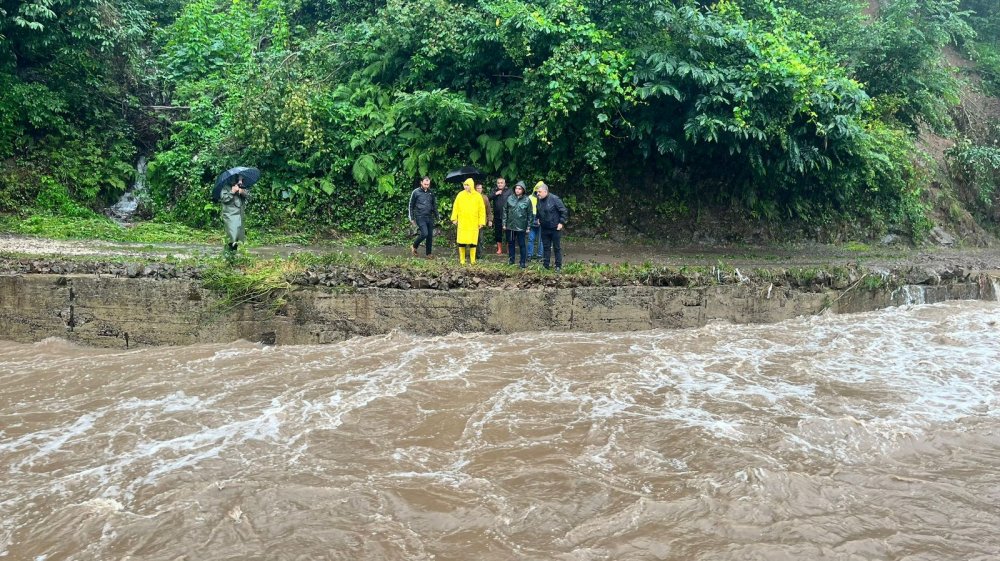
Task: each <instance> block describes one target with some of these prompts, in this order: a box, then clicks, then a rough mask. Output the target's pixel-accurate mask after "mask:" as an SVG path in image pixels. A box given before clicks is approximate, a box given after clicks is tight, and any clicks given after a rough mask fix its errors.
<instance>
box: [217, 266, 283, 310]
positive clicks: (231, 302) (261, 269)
mask: <svg viewBox="0 0 1000 561" xmlns="http://www.w3.org/2000/svg"><path fill="white" fill-rule="evenodd" d="M302 270H303V267H302V266H301V265H300V264H299V263H298V262H297V261H295V260H286V259H280V258H275V259H271V260H260V259H252V258H250V257H249V256H246V255H243V256H240V257H236V258H235V259H234V260H231V261H229V262H227V261H225V260H222V261H218V260H216V261H212V262H211V265H210V266H209V267H208V268H206V269H205V270H204V271H203V272H202V279H203V283H204V286H205V288H208V289H209V290H214V291H216V292H218V293H220V294H222V295H223V296H224V299H223V304H222V306H223V308H225V309H232V308H236V307H238V306H242V305H244V304H254V305H258V306H261V305H263V306H267V307H269V308H270V309H271V310H272V311H277V310H278V309H280V308H281V306H283V305H284V303H285V301H284V295H285V294H286V293H287V292H288V290H289V289H291V288H292V284H291V282H289V280H288V279H289V278H290V277H292V276H293V275H295V274H296V273H301V272H302Z"/></svg>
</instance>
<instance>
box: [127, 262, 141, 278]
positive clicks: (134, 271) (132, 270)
mask: <svg viewBox="0 0 1000 561" xmlns="http://www.w3.org/2000/svg"><path fill="white" fill-rule="evenodd" d="M125 276H127V277H128V278H130V279H134V278H136V277H138V276H139V265H138V264H136V263H129V264H128V265H126V266H125Z"/></svg>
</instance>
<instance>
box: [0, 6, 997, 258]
mask: <svg viewBox="0 0 1000 561" xmlns="http://www.w3.org/2000/svg"><path fill="white" fill-rule="evenodd" d="M993 2H994V0H961V1H960V0H883V1H882V2H881V3H880V6H881V7H880V9H879V10H877V11H876V13H874V14H866V12H865V9H866V8H868V6H869V3H868V2H867V1H861V0H845V1H842V2H828V1H825V0H718V1H715V2H707V1H698V0H643V1H638V2H612V1H609V0H540V1H534V2H528V1H524V0H479V1H472V0H381V1H363V0H294V1H293V0H73V1H70V0H26V1H23V2H12V1H9V0H4V1H0V213H6V214H11V213H14V214H17V215H18V216H21V217H23V216H28V215H38V216H37V217H36V218H34V219H32V220H33V222H32V221H26V223H25V224H24V225H21V224H19V221H16V220H15V221H8V222H6V223H5V224H6V225H7V226H6V227H7V228H9V229H12V231H18V232H37V233H45V234H48V235H52V234H55V235H58V236H62V237H75V236H77V235H80V236H81V237H82V236H83V233H84V232H89V233H93V234H94V235H95V236H96V237H102V238H105V239H121V240H126V239H135V240H140V241H153V240H157V241H159V240H165V241H175V240H176V241H180V239H179V238H180V237H183V236H185V235H190V236H192V237H189V238H186V239H185V240H184V241H191V240H205V241H208V240H211V241H215V240H216V239H217V238H216V236H215V234H204V233H199V232H196V231H192V230H186V229H184V228H182V227H179V226H167V225H166V224H167V223H172V224H183V225H184V226H185V227H191V228H199V229H214V228H217V221H218V218H217V215H218V212H217V208H216V206H215V205H213V204H211V203H210V201H209V197H208V190H209V186H210V183H211V181H212V180H213V178H214V176H215V175H216V174H217V173H219V172H220V171H221V170H223V169H226V168H228V167H230V166H233V165H254V166H256V167H259V168H260V169H261V170H263V172H264V176H263V179H262V180H261V182H260V183H258V184H257V185H256V186H255V187H254V196H253V199H252V200H251V203H250V208H249V209H248V213H249V216H250V217H251V218H250V219H251V220H252V221H254V223H252V224H251V227H250V228H249V229H248V231H249V232H250V233H251V234H252V235H253V232H255V231H258V232H271V231H283V232H296V231H299V232H308V234H307V235H308V236H310V237H311V236H313V235H315V233H316V232H321V231H322V232H330V231H336V232H339V233H341V235H361V236H368V237H369V238H368V239H369V240H395V239H399V237H400V236H401V235H403V234H404V233H405V231H406V224H405V206H406V199H407V196H408V194H409V191H410V189H411V188H412V187H413V185H414V184H415V182H416V180H417V179H418V178H419V177H420V176H421V175H424V174H429V175H431V176H432V178H433V179H434V180H435V181H436V182H437V184H438V185H439V192H440V193H441V195H442V196H441V197H440V198H439V200H440V205H441V207H442V208H441V210H443V211H446V210H448V207H449V206H450V200H449V199H450V197H449V195H448V193H449V190H448V187H446V186H443V185H442V183H441V180H442V179H443V175H444V173H445V172H446V171H447V170H448V169H449V168H452V167H456V166H459V165H463V164H468V163H471V164H474V165H477V166H478V167H480V168H482V169H484V170H485V171H487V172H488V173H489V174H491V175H493V176H496V175H500V174H502V175H505V176H507V177H509V178H530V179H532V180H534V179H539V178H544V179H545V180H546V181H547V182H548V183H549V184H550V185H553V186H554V189H555V191H556V192H558V193H559V194H561V195H564V200H565V201H566V203H567V205H568V206H569V207H570V210H571V212H572V214H573V219H572V220H573V222H574V224H575V225H582V226H587V227H588V231H591V232H594V233H595V234H596V235H600V234H602V233H606V232H607V231H608V230H612V229H615V228H619V227H623V226H629V227H635V228H638V229H640V230H643V229H648V230H653V231H655V230H656V228H657V227H662V226H663V225H664V224H665V223H669V222H673V221H684V220H688V219H692V218H694V217H696V216H698V215H699V214H700V213H702V212H703V211H705V210H708V211H709V212H711V211H713V210H723V211H728V212H733V213H735V214H737V215H740V216H749V217H751V218H756V219H759V220H762V221H765V222H783V221H797V222H801V223H803V224H806V225H808V226H810V227H811V228H810V230H814V229H815V227H824V226H834V225H836V224H838V223H845V222H846V223H850V224H852V225H854V231H859V232H865V233H867V234H868V235H876V234H879V233H882V232H884V231H886V230H887V229H890V228H891V229H893V230H895V231H907V232H909V233H910V234H912V235H913V236H914V237H916V238H919V237H920V236H922V235H923V234H924V233H926V232H927V231H928V230H929V229H930V226H931V224H930V222H929V220H928V219H927V211H928V208H927V204H926V202H925V187H926V185H927V184H928V183H929V178H928V174H927V173H926V171H925V170H924V166H922V165H920V162H919V158H917V155H916V154H917V152H916V148H915V147H914V138H915V135H916V133H917V132H918V130H919V129H920V128H921V126H923V125H927V126H929V127H930V128H932V129H934V130H936V131H939V132H947V131H950V130H952V129H953V128H954V127H953V123H952V120H951V116H950V114H949V108H950V107H951V106H952V105H953V104H954V103H956V102H957V101H958V98H959V91H960V90H959V86H960V84H959V81H958V80H957V78H956V76H955V75H954V73H952V72H949V71H948V70H946V69H945V68H944V67H943V66H942V65H941V64H940V60H941V56H942V49H943V48H945V47H946V46H948V45H959V44H961V45H968V46H969V50H970V52H973V51H974V52H975V53H978V55H977V56H978V58H977V60H979V61H980V62H981V64H982V65H983V68H984V73H985V75H986V76H987V80H988V81H991V83H994V82H995V80H996V79H995V77H990V76H994V75H991V74H989V73H990V72H992V70H990V69H991V68H992V69H996V68H997V67H998V66H997V65H996V64H994V62H995V60H996V53H997V52H998V49H997V48H996V38H997V36H998V33H997V30H998V29H1000V25H998V21H997V15H996V13H997V10H995V6H993V5H992V4H991V3H993ZM991 61H994V62H991ZM976 142H977V143H978V144H977V146H988V145H987V144H984V143H982V142H979V141H976ZM139 154H144V155H147V156H150V163H149V184H150V192H149V194H150V200H149V208H148V209H146V211H147V213H148V214H149V215H151V216H152V217H153V218H154V220H155V221H156V222H154V225H151V226H149V227H148V228H151V229H150V230H148V231H144V230H138V231H136V232H133V231H132V230H127V231H124V232H117V231H115V230H114V229H113V228H112V226H111V225H108V224H106V223H104V222H102V221H101V219H100V218H98V217H96V216H95V215H94V211H95V210H98V209H100V208H101V207H103V206H106V205H107V204H109V203H110V202H113V201H114V200H115V199H116V198H117V197H118V196H119V195H120V194H121V193H122V192H123V191H124V190H125V188H126V186H127V185H128V184H129V183H130V182H131V181H132V178H133V176H134V173H135V172H134V162H135V159H136V158H137V156H138V155H139ZM963 154H965V156H968V157H974V159H975V162H972V163H970V164H969V165H968V166H966V167H967V168H968V169H971V170H973V172H974V173H975V174H976V178H975V179H972V181H976V182H982V181H985V182H986V183H988V185H987V186H986V187H985V190H984V191H983V192H985V193H992V192H993V190H992V187H991V186H992V185H995V179H996V178H995V177H994V176H995V169H993V168H991V169H992V171H991V170H990V169H986V168H984V167H983V166H984V165H986V164H983V162H986V163H988V164H990V165H992V160H990V159H989V158H990V157H991V156H989V155H986V156H983V155H982V151H979V152H974V151H966V152H964V153H963ZM965 156H962V155H959V156H956V157H959V158H962V157H965ZM968 157H966V158H965V159H966V160H968V159H969V158H968ZM963 161H964V160H963ZM963 165H965V164H963ZM963 169H965V168H963ZM973 172H969V173H973ZM990 173H993V174H994V176H989V174H990ZM987 176H989V177H987ZM984 178H985V179H984ZM984 184H985V183H984ZM982 189H983V188H981V190H982ZM443 215H444V216H446V215H447V213H446V212H445V213H443ZM52 217H59V218H58V219H57V218H52ZM65 219H74V220H79V221H82V222H76V223H75V224H76V227H65V228H64V227H62V226H61V225H60V224H61V223H60V222H58V221H59V220H65ZM28 222H30V224H29V223H28ZM157 224H159V225H157ZM78 232H79V234H78ZM174 235H176V236H178V237H177V238H174V237H173V236H174ZM258 235H260V234H258ZM269 235H271V234H264V236H265V237H267V236H269Z"/></svg>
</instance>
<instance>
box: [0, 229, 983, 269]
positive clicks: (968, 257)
mask: <svg viewBox="0 0 1000 561" xmlns="http://www.w3.org/2000/svg"><path fill="white" fill-rule="evenodd" d="M435 247H436V248H437V251H436V252H435V258H436V259H438V260H444V261H446V262H448V261H457V258H456V256H455V255H454V249H453V248H452V247H450V245H444V246H443V247H442V245H441V244H436V245H435ZM248 251H249V253H251V254H252V255H255V256H258V257H273V256H280V257H288V256H290V255H293V254H298V253H314V254H320V255H322V254H327V253H335V252H344V253H348V254H353V255H364V254H368V255H378V256H384V257H399V258H407V257H410V250H409V246H408V245H406V244H400V245H386V246H356V245H335V244H330V245H315V246H304V245H296V244H286V245H280V246H273V245H265V246H255V247H250V248H248ZM219 253H221V248H219V247H216V246H210V245H202V244H137V243H119V242H107V241H101V240H49V239H43V238H34V237H27V236H15V235H8V234H0V254H6V255H8V256H26V257H39V258H54V257H58V256H67V257H76V258H80V257H86V256H92V257H94V258H95V259H104V258H112V257H119V258H121V257H124V258H133V259H137V260H149V261H156V260H159V259H165V258H173V259H184V258H198V257H209V256H214V255H218V254H219ZM421 255H422V248H421ZM507 258H508V256H507V255H506V253H505V254H503V255H497V254H496V252H495V246H493V248H489V247H485V244H484V248H483V251H481V252H480V255H479V259H480V261H483V262H485V263H505V262H506V261H507ZM563 258H564V261H565V263H587V264H594V263H599V264H621V263H628V264H630V265H643V264H649V265H654V266H661V267H673V268H679V267H685V266H687V267H706V266H707V267H711V266H714V265H717V264H720V263H724V264H725V265H727V266H731V267H739V268H744V269H754V268H782V267H830V266H843V265H862V266H866V267H870V268H885V269H901V268H908V267H928V268H933V269H943V268H955V267H961V268H966V269H975V270H1000V249H997V248H951V247H938V246H925V247H917V248H913V247H907V246H877V245H876V246H861V245H855V246H834V245H824V244H816V243H798V244H785V245H768V246H750V245H714V246H709V245H692V246H680V247H678V246H667V245H664V244H657V243H655V242H643V243H630V244H622V243H617V242H612V241H606V240H594V239H573V238H565V239H564V241H563ZM414 259H423V257H419V258H414Z"/></svg>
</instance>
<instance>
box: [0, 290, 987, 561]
mask: <svg viewBox="0 0 1000 561" xmlns="http://www.w3.org/2000/svg"><path fill="white" fill-rule="evenodd" d="M998 394H1000V305H998V304H997V303H987V302H962V303H948V304H940V305H932V306H914V307H909V308H897V309H890V310H886V311H881V312H876V313H870V314H858V315H841V316H824V317H815V318H807V319H801V320H795V321H789V322H786V323H782V324H778V325H766V326H734V325H723V324H718V325H710V326H708V327H705V328H702V329H696V330H689V331H647V332H641V333H628V334H617V333H616V334H609V333H597V334H554V333H546V334H524V335H516V336H498V335H471V336H464V335H454V336H449V337H438V338H426V337H414V336H409V335H400V334H393V335H389V336H383V337H370V338H360V339H354V340H351V341H347V342H345V343H342V344H338V345H329V346H301V347H291V346H288V347H261V346H258V345H254V344H249V343H241V344H235V345H228V346H220V345H201V346H191V347H183V348H154V349H141V350H133V351H126V352H121V351H108V350H97V349H89V348H79V347H75V346H72V345H69V344H67V343H64V342H62V341H56V340H50V341H45V342H42V343H39V344H34V345H22V344H14V343H5V342H0V474H2V475H3V479H2V480H0V483H2V484H0V558H5V559H16V560H29V561H34V560H47V561H53V560H57V559H59V560H61V559H78V560H89V559H100V560H112V559H115V560H118V559H122V560H124V559H131V560H138V559H143V560H160V559H162V560H170V561H173V560H181V559H184V560H191V561H195V560H199V561H201V560H217V559H233V560H236V559H240V560H247V559H262V560H263V559H266V560H284V559H309V560H313V559H345V560H346V559H350V560H357V559H372V560H393V559H401V560H402V559H405V560H430V559H434V560H438V561H441V560H456V561H472V560H476V561H479V560H504V561H506V560H520V559H530V560H580V561H584V560H599V559H601V560H603V559H608V560H640V559H642V560H646V559H650V560H654V559H655V560H677V561H692V560H705V561H708V560H712V561H717V560H740V561H744V560H758V559H759V560H769V561H770V560H784V559H787V560H795V561H802V560H828V559H829V560H834V559H836V560H851V561H860V560H906V561H916V560H928V561H932V560H933V561H941V560H956V561H958V560H960V561H976V560H982V561H986V560H996V559H1000V531H998V528H1000V413H998Z"/></svg>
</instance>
